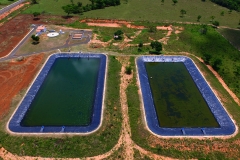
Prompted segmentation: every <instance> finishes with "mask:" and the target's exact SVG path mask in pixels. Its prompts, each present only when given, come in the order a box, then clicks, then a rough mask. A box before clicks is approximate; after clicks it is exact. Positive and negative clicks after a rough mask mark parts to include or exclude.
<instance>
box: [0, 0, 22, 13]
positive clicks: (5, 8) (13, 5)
mask: <svg viewBox="0 0 240 160" xmlns="http://www.w3.org/2000/svg"><path fill="white" fill-rule="evenodd" d="M23 2H25V0H19V1H16V2H14V3H12V4H10V5H8V6H6V7H4V8H2V9H1V10H0V14H3V13H5V12H8V11H9V10H10V9H12V8H14V7H16V6H17V5H19V4H21V3H23Z"/></svg>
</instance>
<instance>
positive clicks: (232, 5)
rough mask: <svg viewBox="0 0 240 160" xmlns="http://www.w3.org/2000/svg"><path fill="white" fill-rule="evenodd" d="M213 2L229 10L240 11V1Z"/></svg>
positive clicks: (222, 0)
mask: <svg viewBox="0 0 240 160" xmlns="http://www.w3.org/2000/svg"><path fill="white" fill-rule="evenodd" d="M211 1H212V2H214V3H216V4H218V5H220V6H223V7H226V8H228V9H231V10H236V11H240V0H211Z"/></svg>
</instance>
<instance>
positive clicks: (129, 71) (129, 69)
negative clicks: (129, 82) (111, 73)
mask: <svg viewBox="0 0 240 160" xmlns="http://www.w3.org/2000/svg"><path fill="white" fill-rule="evenodd" d="M125 73H126V74H129V75H130V74H131V73H132V67H131V66H127V67H126V68H125Z"/></svg>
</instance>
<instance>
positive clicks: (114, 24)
mask: <svg viewBox="0 0 240 160" xmlns="http://www.w3.org/2000/svg"><path fill="white" fill-rule="evenodd" d="M80 22H82V23H87V24H88V25H89V26H99V27H122V26H126V27H128V28H135V29H144V28H145V27H144V26H137V25H133V24H131V22H127V21H120V20H100V19H98V20H95V19H85V20H81V21H80Z"/></svg>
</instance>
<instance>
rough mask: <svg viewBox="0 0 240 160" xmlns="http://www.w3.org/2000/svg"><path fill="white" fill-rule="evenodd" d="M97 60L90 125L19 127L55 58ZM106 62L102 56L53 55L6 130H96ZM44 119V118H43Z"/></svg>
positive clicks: (100, 107) (49, 131)
mask: <svg viewBox="0 0 240 160" xmlns="http://www.w3.org/2000/svg"><path fill="white" fill-rule="evenodd" d="M62 57H66V58H89V59H91V58H99V59H101V62H100V67H99V71H98V78H97V88H96V91H95V99H94V106H93V113H92V118H91V123H90V124H89V125H87V126H36V127H23V126H21V125H20V123H21V121H22V119H23V118H24V116H25V114H26V112H27V110H28V109H29V107H30V104H31V103H32V101H33V99H34V97H35V96H36V94H37V92H38V90H39V88H40V87H41V85H42V83H43V81H44V80H45V78H46V76H47V74H48V72H49V71H50V69H51V67H52V65H53V63H54V62H55V60H56V59H57V58H62ZM106 61H107V58H106V56H105V55H103V54H91V53H86V54H78V53H58V54H53V55H51V56H50V57H49V59H48V60H47V62H46V63H45V65H44V66H43V68H42V70H41V71H40V73H39V74H38V75H37V78H36V79H35V81H34V82H33V84H32V85H31V87H30V88H29V90H28V91H27V93H26V95H25V97H24V98H23V100H22V101H21V103H20V105H19V107H18V108H17V109H16V111H15V113H14V114H13V116H12V118H11V120H10V121H9V124H8V128H9V130H10V131H12V132H17V133H56V132H58V133H61V132H63V133H88V132H93V131H94V130H96V129H98V128H99V126H100V124H101V118H102V117H101V116H102V105H103V96H104V95H103V94H104V82H105V74H106ZM43 118H44V117H43Z"/></svg>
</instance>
